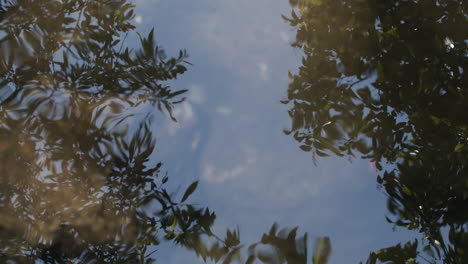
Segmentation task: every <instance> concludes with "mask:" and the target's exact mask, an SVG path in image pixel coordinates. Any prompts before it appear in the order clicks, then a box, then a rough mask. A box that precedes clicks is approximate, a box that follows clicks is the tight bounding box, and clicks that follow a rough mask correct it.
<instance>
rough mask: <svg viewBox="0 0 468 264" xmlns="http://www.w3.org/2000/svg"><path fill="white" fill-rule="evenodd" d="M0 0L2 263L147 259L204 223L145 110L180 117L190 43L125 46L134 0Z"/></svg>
mask: <svg viewBox="0 0 468 264" xmlns="http://www.w3.org/2000/svg"><path fill="white" fill-rule="evenodd" d="M0 3H1V7H2V16H1V22H0V46H1V53H0V102H1V104H0V124H1V125H0V142H1V143H0V145H1V151H0V164H1V167H0V170H1V177H0V218H1V219H2V223H0V260H1V262H5V263H6V262H8V261H13V262H17V263H30V262H35V261H37V260H42V261H43V262H47V263H68V262H79V263H88V262H99V263H150V262H152V261H154V259H152V258H151V252H150V251H151V250H154V246H156V245H158V244H159V243H160V239H161V237H164V238H165V239H171V240H174V241H176V242H177V243H180V244H183V245H188V244H190V242H191V239H192V240H193V239H194V237H195V236H197V235H198V234H199V233H207V230H209V226H210V225H211V224H212V223H213V221H214V218H215V215H214V213H212V212H210V211H209V210H207V209H202V208H195V207H193V206H192V205H190V204H184V203H177V202H175V201H174V200H173V197H172V195H171V194H170V193H169V192H168V191H167V190H166V189H165V188H164V183H165V182H166V181H167V179H168V178H167V176H165V177H163V178H161V176H160V174H161V172H160V170H161V163H157V162H154V160H155V159H154V157H155V156H154V150H155V139H154V136H153V132H152V129H151V120H150V119H151V115H150V112H147V113H145V112H143V107H144V106H148V105H149V106H155V107H157V108H159V109H160V110H162V109H164V110H165V111H167V112H168V113H169V115H170V116H171V117H172V119H174V118H173V116H172V109H173V106H174V104H177V103H180V102H181V101H183V98H181V95H182V94H183V93H184V92H185V90H178V91H172V90H171V89H170V87H169V86H167V85H165V84H164V81H168V80H171V79H175V78H176V77H177V76H178V75H179V74H182V73H184V72H185V71H186V67H185V65H186V64H187V62H185V58H186V56H187V55H186V53H185V51H181V52H180V53H179V55H178V57H176V58H167V57H166V55H165V54H164V51H163V50H162V49H161V48H159V47H158V46H157V45H156V44H155V42H154V39H153V37H154V36H153V35H154V33H153V31H151V32H150V33H149V34H148V36H147V37H143V36H140V35H139V36H140V42H141V48H139V49H137V50H135V51H133V50H131V49H129V48H126V47H124V42H125V39H126V37H127V34H128V33H129V32H131V31H132V30H134V28H135V27H134V26H133V25H132V23H131V19H132V18H133V16H134V15H133V8H134V6H133V5H131V4H129V3H128V2H127V1H123V0H106V1H104V0H98V1H88V0H64V1H54V0H43V1H34V0H18V1H5V0H3V1H1V2H0ZM130 118H131V119H130ZM174 120H175V119H174ZM193 191H194V187H192V189H191V192H193Z"/></svg>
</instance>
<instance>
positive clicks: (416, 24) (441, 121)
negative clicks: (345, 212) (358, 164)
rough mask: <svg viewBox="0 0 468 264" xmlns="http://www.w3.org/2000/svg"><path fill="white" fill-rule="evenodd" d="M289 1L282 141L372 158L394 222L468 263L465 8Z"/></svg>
mask: <svg viewBox="0 0 468 264" xmlns="http://www.w3.org/2000/svg"><path fill="white" fill-rule="evenodd" d="M293 2H294V3H293V4H294V5H295V6H296V9H295V11H293V12H292V14H291V17H290V18H288V17H284V19H286V20H287V21H288V22H289V23H290V25H291V26H292V27H294V28H295V29H297V34H296V40H295V41H294V42H293V43H292V46H293V47H295V48H298V49H300V50H301V51H302V52H303V58H302V65H301V66H300V67H299V70H298V73H297V74H292V73H290V78H291V82H290V85H289V89H288V93H287V99H286V100H284V101H283V102H284V103H285V104H288V105H289V106H290V110H289V115H290V117H291V124H292V125H291V129H289V130H286V131H285V132H286V134H291V135H292V136H293V137H294V139H295V140H297V141H298V142H300V148H301V149H302V150H304V151H310V152H312V154H313V157H314V159H315V157H316V156H329V155H336V156H345V155H348V156H355V155H356V154H358V155H359V156H361V157H363V158H367V159H369V162H370V164H372V165H374V166H375V168H376V169H377V170H378V171H379V177H378V181H379V183H380V184H381V185H382V186H383V187H384V188H385V191H386V193H387V194H388V197H389V199H388V209H389V211H390V212H391V213H392V214H393V215H394V216H395V218H396V219H395V220H390V219H389V220H390V221H391V222H392V223H395V224H396V225H399V226H403V227H406V228H409V229H415V230H419V231H420V232H421V233H422V234H423V235H424V241H426V243H427V244H428V245H430V247H431V248H432V249H433V250H434V251H435V252H439V251H440V254H436V256H435V258H436V259H441V260H442V261H444V262H445V263H466V262H467V261H468V258H467V253H466V248H468V245H467V244H466V243H467V242H466V238H465V237H466V232H467V231H466V229H467V224H468V214H467V213H466V212H467V210H466V209H467V204H468V184H467V183H468V169H467V165H468V152H467V151H466V148H465V146H466V140H467V138H468V122H467V120H468V116H467V114H466V113H467V110H468V109H467V106H468V100H467V98H468V97H467V95H468V94H467V93H468V90H467V89H466V88H467V87H468V83H467V75H466V70H467V69H466V57H467V53H466V52H467V45H468V35H467V34H466V30H463V29H465V28H467V27H468V20H467V19H466V17H467V12H466V10H467V8H468V6H467V3H466V1H459V0H448V1H436V0H429V1H416V0H414V1H413V0H410V1H401V0H391V1H361V0H332V1H315V0H311V1H293ZM443 230H449V231H443ZM446 232H448V233H449V234H453V235H452V238H451V239H450V236H449V239H448V240H449V241H446V240H447V234H446ZM398 263H399V262H398Z"/></svg>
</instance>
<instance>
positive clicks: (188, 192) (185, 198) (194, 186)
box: [180, 181, 198, 203]
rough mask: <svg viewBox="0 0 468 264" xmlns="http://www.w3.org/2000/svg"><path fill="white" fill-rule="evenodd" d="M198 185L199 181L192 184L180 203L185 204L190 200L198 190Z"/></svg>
mask: <svg viewBox="0 0 468 264" xmlns="http://www.w3.org/2000/svg"><path fill="white" fill-rule="evenodd" d="M197 185H198V181H195V182H193V183H192V184H190V186H189V187H188V188H187V190H186V191H185V193H184V196H183V197H182V200H181V201H180V202H182V203H183V202H185V200H187V198H189V196H190V195H191V194H192V193H193V192H194V191H195V189H197Z"/></svg>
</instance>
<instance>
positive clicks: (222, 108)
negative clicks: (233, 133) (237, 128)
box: [216, 106, 232, 116]
mask: <svg viewBox="0 0 468 264" xmlns="http://www.w3.org/2000/svg"><path fill="white" fill-rule="evenodd" d="M216 112H217V113H218V114H220V115H223V116H230V115H231V114H232V109H231V108H230V107H227V106H218V108H216Z"/></svg>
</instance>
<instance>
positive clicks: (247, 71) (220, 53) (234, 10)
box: [190, 0, 290, 79]
mask: <svg viewBox="0 0 468 264" xmlns="http://www.w3.org/2000/svg"><path fill="white" fill-rule="evenodd" d="M206 2H208V3H206V4H207V5H208V6H209V8H206V10H207V11H206V12H200V13H198V14H196V15H194V17H193V18H192V20H193V23H191V25H193V28H192V29H191V30H190V31H191V33H192V39H193V42H195V43H198V44H199V45H198V46H199V47H200V48H201V49H204V50H205V52H207V53H209V54H210V57H211V58H213V59H215V60H217V62H218V63H221V64H223V65H224V66H225V67H226V68H227V69H229V70H230V71H232V72H234V73H236V74H240V75H241V76H244V77H252V76H256V75H257V73H258V68H257V66H258V63H257V62H258V61H263V60H265V58H268V59H269V60H276V59H278V58H279V57H280V56H278V54H279V53H278V50H282V49H284V48H285V47H286V48H289V43H286V42H284V41H280V40H281V39H279V37H278V31H280V32H283V31H285V30H287V29H288V28H289V25H287V24H286V23H285V22H284V21H283V19H282V18H281V14H282V13H281V12H278V8H277V7H276V8H274V9H271V8H268V7H269V6H272V5H275V6H284V13H289V12H290V7H289V6H288V3H287V1H282V0H274V1H272V0H255V1H252V0H238V1H206ZM213 10H216V11H215V12H213ZM280 36H281V35H280ZM264 63H268V64H270V63H271V61H267V62H264ZM261 77H262V78H263V77H265V76H264V75H262V76H261ZM257 79H258V75H257Z"/></svg>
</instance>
